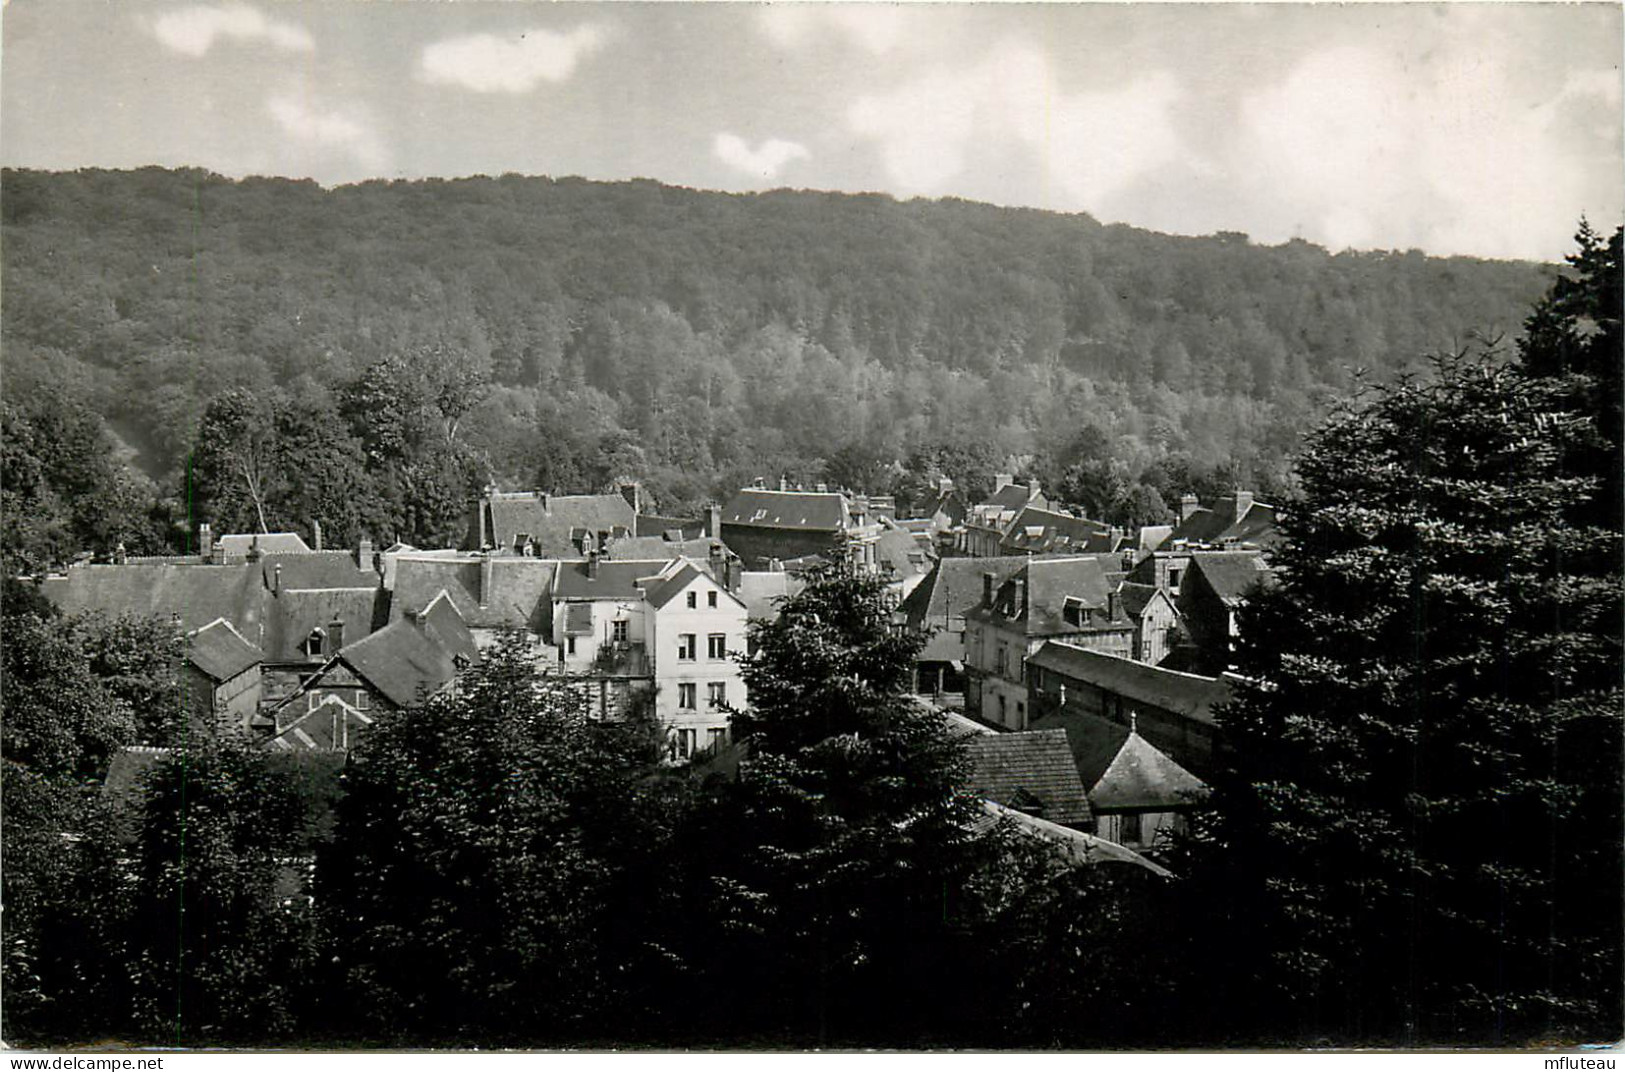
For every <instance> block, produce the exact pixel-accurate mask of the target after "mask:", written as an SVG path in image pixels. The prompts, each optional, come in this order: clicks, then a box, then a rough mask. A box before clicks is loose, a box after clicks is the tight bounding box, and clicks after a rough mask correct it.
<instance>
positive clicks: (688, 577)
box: [644, 562, 745, 610]
mask: <svg viewBox="0 0 1625 1072" xmlns="http://www.w3.org/2000/svg"><path fill="white" fill-rule="evenodd" d="M701 578H704V579H705V580H706V581H708V582H709V585H708V587H710V588H715V589H716V590H717V591H719V592H721V593H722V594H723V595H725V596H727V597H728V598H729V599H731V600H733V601H734V602H735V603H737V604H738V605H739V606H741V607H743V606H744V605H745V603H744V600H742V599H740V598H739V597H738V596H736V595H734V594H733V593H732V592H730V591H728V589H727V588H725V587H723V586H722V585H720V584H718V583H716V580H715V579H714V578H712V577H711V575H710V574H708V573H706V572H704V571H703V570H699V569H696V568H695V567H694V565H693V563H689V562H685V563H683V568H682V569H680V570H678V571H677V572H676V573H673V574H672V575H671V576H670V577H667V578H666V579H665V580H664V581H661V582H660V583H658V584H656V585H654V586H652V587H650V588H648V589H646V590H645V591H646V593H647V594H646V595H645V596H644V598H645V599H646V600H647V601H648V603H649V605H650V606H652V607H654V608H655V609H656V610H659V609H660V608H662V607H664V606H665V605H666V604H667V603H670V602H671V601H672V600H674V599H676V598H677V596H678V595H679V594H680V593H681V592H682V591H683V590H684V589H685V588H687V587H688V586H689V585H690V584H693V583H694V582H695V581H696V580H699V579H701Z"/></svg>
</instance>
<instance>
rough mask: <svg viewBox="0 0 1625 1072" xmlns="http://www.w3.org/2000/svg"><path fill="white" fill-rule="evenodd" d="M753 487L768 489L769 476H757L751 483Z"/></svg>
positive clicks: (761, 489) (758, 489) (759, 489)
mask: <svg viewBox="0 0 1625 1072" xmlns="http://www.w3.org/2000/svg"><path fill="white" fill-rule="evenodd" d="M751 487H753V488H755V489H756V490H757V491H766V490H767V478H766V477H760V476H759V477H757V478H756V479H755V480H754V481H753V482H752V483H751Z"/></svg>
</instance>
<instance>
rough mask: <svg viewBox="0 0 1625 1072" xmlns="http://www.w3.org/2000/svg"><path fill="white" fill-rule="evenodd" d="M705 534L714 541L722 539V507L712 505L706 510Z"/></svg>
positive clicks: (715, 504) (717, 504)
mask: <svg viewBox="0 0 1625 1072" xmlns="http://www.w3.org/2000/svg"><path fill="white" fill-rule="evenodd" d="M705 534H706V535H707V536H709V537H711V538H712V539H713V540H720V539H722V505H721V504H720V503H712V504H711V505H710V506H707V507H706V508H705Z"/></svg>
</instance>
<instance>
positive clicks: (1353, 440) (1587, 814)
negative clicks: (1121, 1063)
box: [1187, 354, 1622, 1044]
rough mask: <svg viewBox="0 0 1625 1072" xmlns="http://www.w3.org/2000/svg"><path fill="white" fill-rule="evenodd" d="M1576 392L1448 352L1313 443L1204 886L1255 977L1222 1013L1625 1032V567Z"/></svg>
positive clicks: (1404, 1028) (1327, 1029)
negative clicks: (1624, 843) (1623, 671)
mask: <svg viewBox="0 0 1625 1072" xmlns="http://www.w3.org/2000/svg"><path fill="white" fill-rule="evenodd" d="M1577 397H1578V396H1577V395H1576V393H1575V385H1574V384H1573V383H1572V382H1571V381H1569V380H1568V379H1566V378H1564V377H1561V376H1558V377H1551V376H1530V375H1528V374H1527V373H1526V371H1525V370H1524V369H1523V368H1521V367H1519V366H1517V365H1516V364H1512V365H1509V364H1508V363H1507V362H1505V361H1503V360H1499V359H1498V358H1497V356H1496V355H1483V354H1475V355H1470V356H1458V357H1452V358H1448V359H1441V360H1440V361H1439V362H1438V364H1437V366H1436V369H1435V372H1434V375H1433V376H1432V377H1431V378H1429V379H1427V380H1412V379H1406V380H1402V381H1401V382H1399V383H1397V384H1394V385H1392V386H1389V387H1385V388H1377V389H1373V390H1370V391H1368V392H1366V393H1365V394H1364V395H1362V396H1360V397H1358V398H1356V399H1355V400H1353V401H1351V402H1350V403H1348V404H1346V405H1344V406H1342V407H1340V408H1339V409H1338V410H1337V411H1336V412H1335V413H1334V415H1333V416H1332V417H1331V418H1330V419H1329V420H1328V421H1327V423H1326V424H1325V425H1324V426H1323V427H1322V428H1320V429H1319V430H1318V431H1317V432H1316V433H1314V434H1313V435H1312V436H1311V438H1310V440H1309V444H1308V447H1307V449H1306V452H1305V454H1304V456H1303V458H1302V459H1301V460H1300V463H1299V470H1298V471H1299V475H1300V478H1301V480H1302V483H1303V492H1304V497H1303V500H1302V501H1301V502H1300V503H1298V504H1296V505H1295V506H1294V507H1293V509H1292V510H1291V512H1290V513H1289V514H1288V516H1287V518H1286V522H1285V530H1286V533H1287V535H1288V537H1289V539H1288V542H1287V543H1286V545H1285V546H1284V547H1283V548H1282V549H1281V550H1280V551H1279V553H1278V555H1277V557H1276V565H1277V567H1278V576H1279V577H1280V579H1281V583H1280V584H1279V586H1278V587H1276V588H1275V589H1274V590H1273V591H1270V592H1268V593H1262V594H1259V595H1257V596H1256V597H1255V599H1254V600H1253V602H1252V604H1251V605H1250V607H1249V608H1248V609H1247V611H1246V612H1245V614H1244V616H1243V618H1242V638H1243V643H1242V645H1241V652H1242V655H1241V666H1240V669H1241V671H1242V673H1243V674H1244V675H1245V676H1246V678H1247V682H1246V684H1245V685H1244V686H1243V687H1241V688H1240V689H1239V691H1238V695H1237V699H1236V701H1235V703H1234V705H1233V706H1232V707H1231V708H1230V710H1228V711H1227V712H1226V713H1225V714H1224V715H1223V716H1222V718H1221V727H1222V730H1223V733H1224V735H1225V739H1226V743H1227V747H1228V751H1229V754H1230V756H1231V757H1232V759H1233V763H1234V768H1233V770H1232V771H1231V772H1230V773H1229V774H1228V776H1226V777H1225V778H1223V779H1222V780H1221V781H1220V783H1219V785H1218V791H1217V793H1216V795H1215V798H1214V803H1215V805H1216V807H1217V811H1216V814H1217V821H1216V822H1215V823H1214V825H1213V826H1212V828H1211V829H1210V830H1209V831H1208V832H1207V834H1206V837H1205V840H1204V841H1203V842H1202V843H1200V844H1199V845H1197V846H1196V847H1195V848H1194V856H1193V862H1191V863H1189V864H1188V865H1187V866H1190V867H1192V868H1193V869H1194V870H1196V871H1197V873H1198V874H1200V875H1201V876H1202V879H1203V882H1204V883H1205V884H1206V886H1207V888H1208V890H1209V893H1208V903H1209V905H1210V906H1212V907H1213V908H1214V910H1215V912H1216V913H1217V915H1218V917H1219V918H1220V919H1222V920H1223V923H1222V924H1219V923H1211V924H1210V925H1209V926H1208V927H1207V928H1205V930H1206V932H1207V933H1208V934H1210V935H1219V934H1225V935H1227V936H1228V937H1227V938H1223V939H1220V940H1219V941H1218V942H1217V943H1216V944H1215V945H1212V946H1210V947H1209V949H1208V952H1207V954H1206V959H1208V960H1209V961H1210V962H1211V963H1213V964H1214V965H1216V966H1217V965H1226V966H1237V967H1239V966H1245V968H1244V974H1242V976H1241V980H1242V981H1241V983H1240V985H1237V986H1235V987H1233V988H1232V989H1231V990H1230V991H1228V992H1227V994H1226V998H1227V999H1228V1000H1227V1002H1226V1008H1225V1010H1224V1012H1223V1013H1221V1015H1220V1019H1221V1020H1222V1019H1226V1018H1227V1016H1226V1014H1228V1019H1229V1020H1230V1022H1231V1023H1232V1024H1235V1025H1245V1028H1244V1029H1247V1030H1251V1031H1254V1032H1264V1031H1274V1032H1278V1034H1276V1035H1275V1036H1274V1037H1275V1038H1278V1039H1281V1040H1291V1039H1302V1038H1314V1037H1326V1038H1330V1039H1332V1040H1335V1041H1339V1042H1353V1041H1385V1042H1395V1043H1406V1044H1414V1043H1418V1042H1433V1043H1439V1042H1455V1043H1477V1044H1500V1043H1508V1042H1514V1041H1527V1040H1534V1039H1559V1038H1563V1039H1584V1038H1593V1039H1595V1038H1615V1037H1617V1036H1618V1034H1619V1032H1620V1021H1619V1015H1620V980H1621V961H1620V953H1621V949H1620V943H1621V933H1620V925H1619V923H1620V921H1619V904H1620V894H1621V855H1620V853H1621V825H1620V813H1621V809H1620V799H1621V798H1620V794H1621V743H1622V742H1621V694H1620V681H1619V667H1620V660H1621V645H1620V636H1619V626H1620V614H1621V591H1620V577H1619V561H1620V551H1621V547H1620V534H1619V532H1618V531H1617V530H1614V531H1610V530H1608V529H1605V528H1601V527H1597V526H1595V525H1589V526H1588V525H1586V524H1584V523H1583V519H1584V518H1585V517H1587V516H1588V512H1587V510H1586V506H1587V504H1588V503H1590V502H1592V501H1593V499H1594V497H1595V496H1596V495H1597V494H1598V493H1599V485H1600V483H1601V482H1600V480H1599V479H1598V478H1597V476H1596V475H1594V474H1580V473H1575V472H1574V471H1573V470H1572V469H1571V467H1570V466H1569V465H1568V464H1567V460H1568V459H1570V458H1572V457H1574V456H1576V454H1577V453H1578V452H1582V451H1586V450H1591V449H1594V448H1595V446H1596V443H1597V440H1598V438H1599V437H1598V435H1597V429H1596V427H1595V425H1594V423H1593V421H1592V420H1591V419H1590V415H1588V414H1587V413H1585V412H1581V411H1577V410H1576V409H1575V408H1574V402H1575V400H1576V398H1577ZM1590 516H1595V515H1594V514H1593V515H1590ZM1202 900H1203V898H1200V897H1199V898H1198V900H1197V903H1201V902H1202ZM1221 926H1222V927H1225V928H1227V930H1223V931H1221V930H1220V929H1219V928H1220V927H1221Z"/></svg>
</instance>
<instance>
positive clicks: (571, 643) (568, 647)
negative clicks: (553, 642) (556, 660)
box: [564, 636, 576, 655]
mask: <svg viewBox="0 0 1625 1072" xmlns="http://www.w3.org/2000/svg"><path fill="white" fill-rule="evenodd" d="M575 653H576V638H575V637H573V636H567V637H565V638H564V654H566V655H574V654H575Z"/></svg>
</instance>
